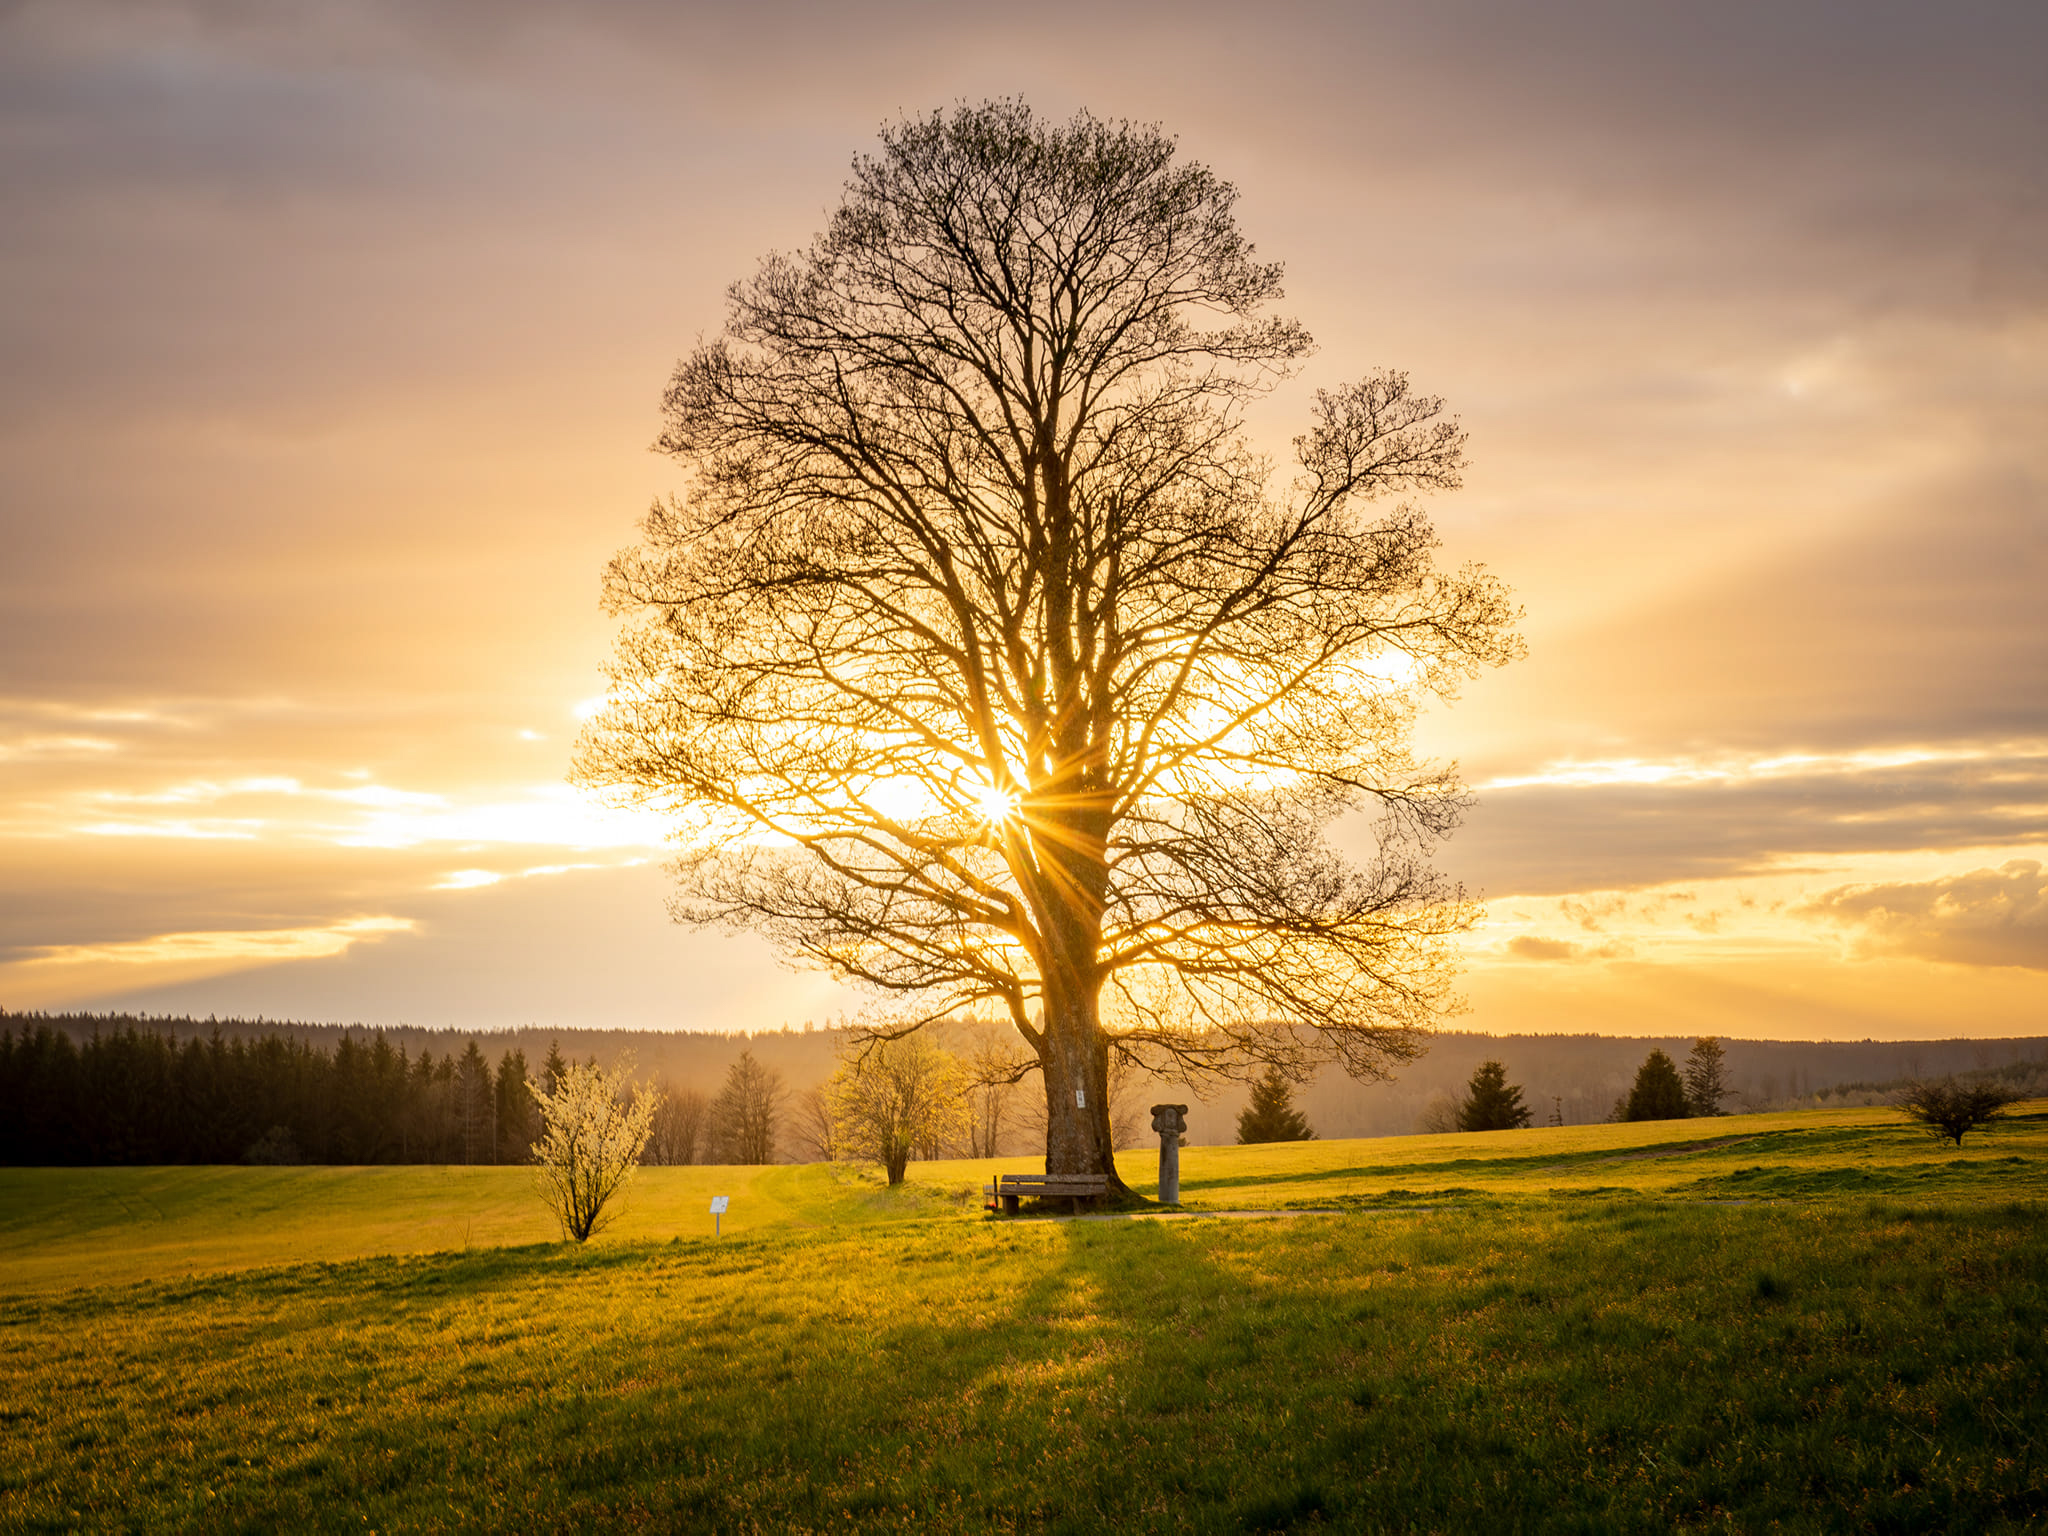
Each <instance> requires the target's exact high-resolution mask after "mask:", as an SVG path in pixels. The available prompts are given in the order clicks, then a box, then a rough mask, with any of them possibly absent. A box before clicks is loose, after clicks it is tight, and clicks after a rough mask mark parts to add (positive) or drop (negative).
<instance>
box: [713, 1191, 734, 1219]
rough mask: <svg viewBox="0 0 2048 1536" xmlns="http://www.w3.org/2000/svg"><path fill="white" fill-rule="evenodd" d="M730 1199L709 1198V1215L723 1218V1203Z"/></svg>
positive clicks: (721, 1196) (720, 1196)
mask: <svg viewBox="0 0 2048 1536" xmlns="http://www.w3.org/2000/svg"><path fill="white" fill-rule="evenodd" d="M731 1198H732V1196H731V1195H713V1196H712V1197H711V1214H712V1215H714V1216H723V1215H724V1214H725V1202H726V1201H728V1200H730V1199H731Z"/></svg>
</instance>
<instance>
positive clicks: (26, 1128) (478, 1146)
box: [0, 1015, 559, 1165]
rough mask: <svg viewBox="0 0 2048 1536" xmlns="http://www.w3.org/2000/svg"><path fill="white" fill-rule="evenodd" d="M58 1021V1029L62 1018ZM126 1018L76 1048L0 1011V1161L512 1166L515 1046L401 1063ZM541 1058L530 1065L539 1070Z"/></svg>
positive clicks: (343, 1041)
mask: <svg viewBox="0 0 2048 1536" xmlns="http://www.w3.org/2000/svg"><path fill="white" fill-rule="evenodd" d="M65 1022H69V1021H65ZM178 1022H179V1023H182V1024H184V1025H185V1030H184V1031H183V1038H180V1031H179V1030H177V1029H176V1028H174V1027H169V1026H164V1027H159V1026H157V1025H154V1024H142V1023H137V1022H135V1021H132V1020H131V1021H127V1022H126V1025H125V1027H115V1028H108V1029H104V1030H99V1031H95V1032H94V1033H92V1034H90V1035H87V1036H85V1037H84V1038H82V1039H79V1038H75V1037H74V1033H73V1031H71V1030H68V1029H66V1028H63V1027H61V1024H59V1023H58V1022H57V1021H48V1022H44V1021H32V1020H30V1019H28V1018H24V1017H22V1016H20V1015H14V1016H6V1015H0V1024H4V1026H5V1027H0V1163H8V1164H92V1165H102V1164H116V1163H235V1162H277V1163H285V1162H312V1163H517V1162H525V1161H527V1159H528V1157H529V1155H530V1149H531V1147H532V1145H533V1141H534V1138H535V1136H536V1134H537V1129H538V1112H537V1109H536V1106H535V1104H534V1101H533V1097H532V1094H531V1093H530V1092H529V1091H528V1089H527V1086H526V1077H527V1070H528V1069H527V1062H526V1056H525V1053H524V1052H523V1051H521V1050H519V1049H517V1048H516V1047H515V1048H514V1049H511V1050H508V1051H506V1052H505V1053H504V1054H503V1055H501V1056H500V1057H499V1058H498V1059H497V1060H496V1061H495V1062H492V1061H489V1060H487V1059H486V1058H485V1056H484V1054H483V1052H482V1051H480V1050H479V1049H478V1047H477V1043H476V1041H475V1040H470V1041H469V1042H468V1044H467V1047H466V1049H464V1050H463V1051H461V1052H460V1053H457V1052H456V1051H454V1050H450V1051H448V1052H447V1054H445V1055H441V1056H436V1055H435V1054H434V1053H433V1052H432V1051H430V1050H426V1049H422V1050H421V1051H420V1052H419V1054H418V1055H416V1056H415V1055H408V1054H407V1052H406V1050H405V1048H404V1046H402V1045H401V1046H399V1047H398V1048H396V1049H393V1047H392V1045H391V1043H390V1042H389V1041H388V1040H386V1039H385V1038H384V1036H383V1034H382V1033H381V1032H380V1033H372V1034H368V1035H366V1036H358V1035H355V1034H343V1035H341V1036H339V1038H338V1039H337V1040H336V1041H335V1043H334V1046H333V1048H332V1049H328V1048H326V1047H325V1046H324V1045H317V1044H313V1043H311V1042H308V1041H306V1040H303V1039H300V1038H297V1037H296V1036H295V1035H293V1034H292V1033H290V1032H288V1031H284V1030H274V1031H271V1032H268V1033H264V1034H261V1035H256V1036H251V1037H230V1036H229V1035H228V1034H227V1033H226V1032H225V1031H223V1030H220V1029H213V1030H211V1031H209V1032H207V1033H205V1034H202V1033H200V1027H199V1026H196V1025H193V1024H192V1023H191V1022H190V1021H178ZM550 1065H554V1066H558V1065H559V1060H558V1059H557V1061H556V1062H555V1063H552V1064H549V1063H543V1064H541V1066H540V1069H539V1070H540V1071H541V1072H542V1073H545V1072H546V1071H547V1070H548V1069H549V1066H550Z"/></svg>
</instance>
